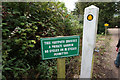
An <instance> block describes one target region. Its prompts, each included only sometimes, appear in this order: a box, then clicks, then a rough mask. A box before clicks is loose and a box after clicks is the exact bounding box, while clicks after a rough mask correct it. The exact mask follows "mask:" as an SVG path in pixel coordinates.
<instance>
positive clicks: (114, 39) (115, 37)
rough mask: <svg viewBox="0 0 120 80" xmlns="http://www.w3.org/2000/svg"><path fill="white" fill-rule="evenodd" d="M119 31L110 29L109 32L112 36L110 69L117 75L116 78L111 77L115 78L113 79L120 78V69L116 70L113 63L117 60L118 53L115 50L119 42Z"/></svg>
mask: <svg viewBox="0 0 120 80" xmlns="http://www.w3.org/2000/svg"><path fill="white" fill-rule="evenodd" d="M118 31H119V30H118V29H116V28H115V29H108V32H109V34H111V43H110V51H111V52H110V58H111V59H110V68H111V70H112V71H113V73H115V74H114V76H111V77H113V78H120V75H119V72H118V71H119V69H118V68H116V67H115V66H114V62H113V60H115V59H116V56H117V52H116V51H115V48H116V44H117V42H118V38H119V37H118Z"/></svg>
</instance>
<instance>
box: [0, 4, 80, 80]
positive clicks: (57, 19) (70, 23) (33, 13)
mask: <svg viewBox="0 0 120 80" xmlns="http://www.w3.org/2000/svg"><path fill="white" fill-rule="evenodd" d="M2 7H3V10H2V12H3V13H2V14H3V15H2V17H3V21H2V36H3V37H2V38H3V50H2V54H3V56H2V58H3V78H4V79H10V78H12V79H13V78H18V79H22V78H26V79H29V78H31V79H35V78H42V79H50V78H56V75H57V74H56V72H57V66H56V59H53V60H45V61H43V60H41V47H40V45H41V44H40V38H41V37H42V38H44V37H53V36H69V35H77V34H80V33H81V32H82V26H81V25H79V22H78V21H77V17H76V16H74V15H73V14H72V13H71V14H68V12H67V9H66V7H65V5H64V4H63V3H60V2H57V3H55V2H50V3H49V2H43V3H31V2H28V3H22V2H21V3H15V2H14V3H3V6H2Z"/></svg>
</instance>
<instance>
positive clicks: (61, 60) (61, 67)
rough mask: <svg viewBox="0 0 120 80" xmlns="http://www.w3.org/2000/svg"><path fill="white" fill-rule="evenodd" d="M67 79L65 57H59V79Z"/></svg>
mask: <svg viewBox="0 0 120 80" xmlns="http://www.w3.org/2000/svg"><path fill="white" fill-rule="evenodd" d="M60 78H62V79H65V58H58V59H57V79H60Z"/></svg>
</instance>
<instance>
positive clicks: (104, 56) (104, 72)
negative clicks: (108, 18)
mask: <svg viewBox="0 0 120 80" xmlns="http://www.w3.org/2000/svg"><path fill="white" fill-rule="evenodd" d="M118 31H119V30H118V28H114V29H108V33H109V34H108V35H107V36H104V35H98V36H97V41H96V48H99V52H98V53H97V52H94V65H93V74H92V78H107V79H108V78H112V79H113V80H115V79H118V78H119V79H120V68H119V69H118V68H116V67H115V65H114V60H115V59H116V56H117V52H116V50H115V49H116V45H117V42H118ZM81 43H82V42H81ZM80 54H81V51H80ZM80 64H81V55H80V56H77V57H74V58H72V59H70V62H69V63H67V64H66V78H80V67H81V65H80Z"/></svg>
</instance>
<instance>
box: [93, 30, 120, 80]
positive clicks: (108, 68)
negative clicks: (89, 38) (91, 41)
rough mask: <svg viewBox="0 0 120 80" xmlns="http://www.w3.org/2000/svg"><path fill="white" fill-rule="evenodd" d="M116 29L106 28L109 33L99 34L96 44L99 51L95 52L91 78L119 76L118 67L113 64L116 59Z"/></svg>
mask: <svg viewBox="0 0 120 80" xmlns="http://www.w3.org/2000/svg"><path fill="white" fill-rule="evenodd" d="M118 31H119V30H118V29H117V28H114V29H108V33H109V35H107V36H99V38H98V41H97V43H96V46H97V47H99V49H100V52H99V53H95V54H94V56H95V60H94V68H93V78H114V79H115V78H116V79H117V78H120V73H119V72H118V71H119V70H120V69H118V68H116V67H115V65H114V60H115V59H116V56H117V52H116V50H115V49H116V44H117V42H118Z"/></svg>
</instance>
